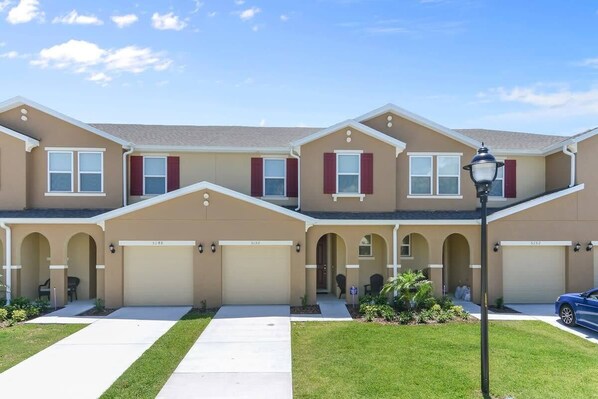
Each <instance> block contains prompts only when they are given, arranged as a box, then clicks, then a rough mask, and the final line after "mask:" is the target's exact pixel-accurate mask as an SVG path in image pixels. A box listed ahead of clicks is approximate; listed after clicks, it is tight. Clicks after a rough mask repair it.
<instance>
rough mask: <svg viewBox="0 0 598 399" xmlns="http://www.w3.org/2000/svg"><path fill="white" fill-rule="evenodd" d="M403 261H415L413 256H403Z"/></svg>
mask: <svg viewBox="0 0 598 399" xmlns="http://www.w3.org/2000/svg"><path fill="white" fill-rule="evenodd" d="M401 259H405V260H413V259H415V258H414V257H413V256H401Z"/></svg>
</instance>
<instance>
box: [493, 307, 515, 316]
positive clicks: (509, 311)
mask: <svg viewBox="0 0 598 399" xmlns="http://www.w3.org/2000/svg"><path fill="white" fill-rule="evenodd" d="M488 310H489V311H491V312H492V313H506V314H520V313H521V312H518V311H516V310H515V309H511V308H510V307H508V306H503V307H502V308H497V307H496V306H488Z"/></svg>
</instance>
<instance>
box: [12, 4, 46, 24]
mask: <svg viewBox="0 0 598 399" xmlns="http://www.w3.org/2000/svg"><path fill="white" fill-rule="evenodd" d="M34 19H37V20H39V21H43V20H44V13H43V11H41V10H40V9H39V1H38V0H20V1H19V4H17V5H16V6H15V7H13V8H11V9H10V11H9V12H8V16H7V17H6V20H7V21H8V22H9V23H11V24H13V25H16V24H24V23H27V22H31V21H33V20H34Z"/></svg>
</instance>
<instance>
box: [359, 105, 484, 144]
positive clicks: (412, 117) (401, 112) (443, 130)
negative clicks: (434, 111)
mask: <svg viewBox="0 0 598 399" xmlns="http://www.w3.org/2000/svg"><path fill="white" fill-rule="evenodd" d="M386 113H393V114H395V115H398V116H400V117H402V118H405V119H407V120H409V121H411V122H414V123H417V124H418V125H421V126H425V127H427V128H428V129H431V130H434V131H435V132H438V133H440V134H443V135H445V136H448V137H451V138H453V139H455V140H457V141H459V142H461V143H463V144H466V145H468V146H470V147H473V148H475V149H478V148H480V147H481V145H482V143H481V142H479V141H477V140H474V139H472V138H471V137H468V136H466V135H464V134H462V133H459V132H457V131H455V130H452V129H449V128H447V127H444V126H442V125H439V124H438V123H436V122H432V121H431V120H429V119H426V118H424V117H423V116H420V115H417V114H414V113H413V112H410V111H407V110H406V109H403V108H400V107H397V106H396V105H394V104H386V105H384V106H382V107H380V108H377V109H375V110H373V111H370V112H368V113H367V114H363V115H361V116H359V117H357V118H355V120H357V121H358V122H364V121H366V120H368V119H372V118H375V117H377V116H380V115H382V114H386Z"/></svg>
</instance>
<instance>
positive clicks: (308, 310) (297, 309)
mask: <svg viewBox="0 0 598 399" xmlns="http://www.w3.org/2000/svg"><path fill="white" fill-rule="evenodd" d="M321 313H322V312H320V305H307V306H291V314H321Z"/></svg>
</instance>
